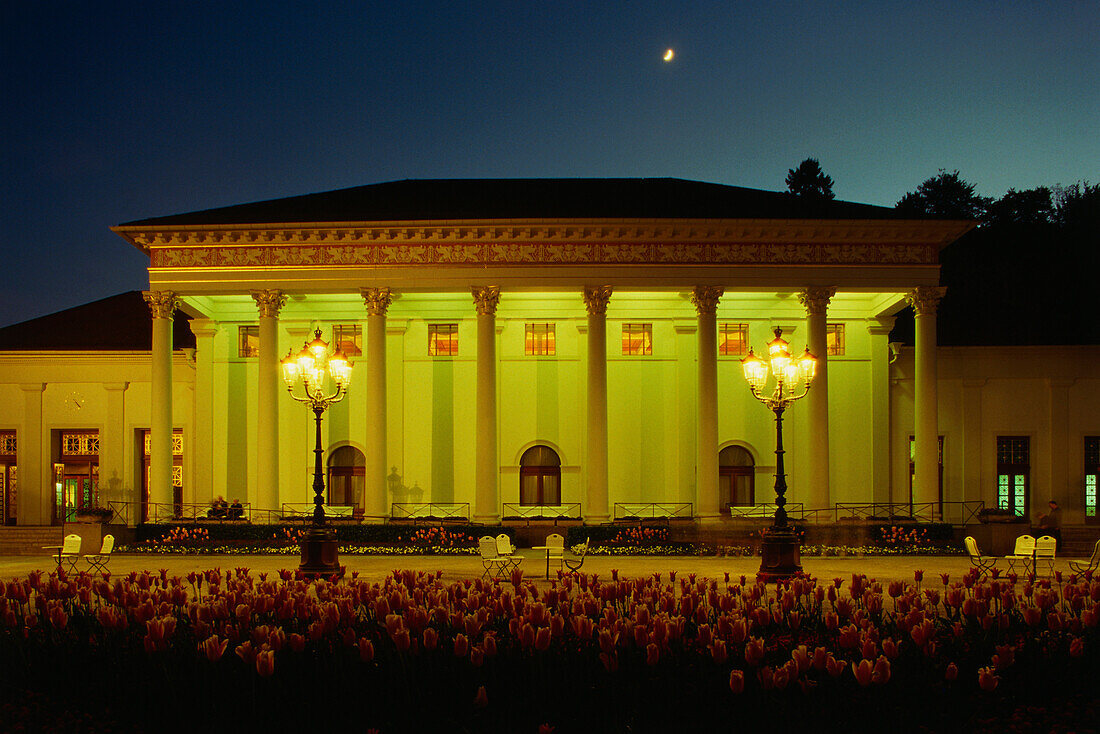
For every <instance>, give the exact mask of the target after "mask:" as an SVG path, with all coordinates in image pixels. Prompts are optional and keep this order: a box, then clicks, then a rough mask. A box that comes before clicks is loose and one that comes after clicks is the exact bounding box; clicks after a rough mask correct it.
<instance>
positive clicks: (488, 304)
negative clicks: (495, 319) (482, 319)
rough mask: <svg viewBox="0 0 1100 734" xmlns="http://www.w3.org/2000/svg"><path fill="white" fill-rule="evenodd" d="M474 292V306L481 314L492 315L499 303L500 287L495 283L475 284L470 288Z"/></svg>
mask: <svg viewBox="0 0 1100 734" xmlns="http://www.w3.org/2000/svg"><path fill="white" fill-rule="evenodd" d="M470 292H472V293H473V294H474V306H476V307H477V312H478V314H479V315H481V316H492V315H494V314H495V313H496V312H497V304H498V303H500V288H499V287H497V286H495V285H483V286H475V287H473V288H471V289H470Z"/></svg>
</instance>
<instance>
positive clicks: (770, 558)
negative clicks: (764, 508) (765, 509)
mask: <svg viewBox="0 0 1100 734" xmlns="http://www.w3.org/2000/svg"><path fill="white" fill-rule="evenodd" d="M761 536H762V539H763V542H762V543H761V546H760V550H761V559H760V570H759V571H757V573H756V580H757V581H763V582H764V583H770V582H773V581H784V580H786V579H789V578H793V577H795V576H800V575H802V573H803V572H802V563H801V558H800V548H801V543H800V542H799V540H798V537H797V536H796V535H795V534H794V531H793V530H791V528H766V529H764V530H763V531H761Z"/></svg>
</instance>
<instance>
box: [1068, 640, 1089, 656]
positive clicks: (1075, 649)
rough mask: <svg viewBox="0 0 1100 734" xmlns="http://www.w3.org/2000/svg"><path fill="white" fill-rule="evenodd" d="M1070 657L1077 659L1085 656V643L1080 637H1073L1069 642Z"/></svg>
mask: <svg viewBox="0 0 1100 734" xmlns="http://www.w3.org/2000/svg"><path fill="white" fill-rule="evenodd" d="M1069 654H1070V657H1074V658H1079V657H1081V656H1083V655H1084V654H1085V641H1084V640H1082V639H1081V638H1080V637H1074V638H1073V639H1071V640H1070V641H1069Z"/></svg>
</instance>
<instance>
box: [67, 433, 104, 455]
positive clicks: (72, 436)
mask: <svg viewBox="0 0 1100 734" xmlns="http://www.w3.org/2000/svg"><path fill="white" fill-rule="evenodd" d="M98 454H99V432H98V431H82V432H79V433H78V432H73V433H62V434H61V455H62V456H97V455H98Z"/></svg>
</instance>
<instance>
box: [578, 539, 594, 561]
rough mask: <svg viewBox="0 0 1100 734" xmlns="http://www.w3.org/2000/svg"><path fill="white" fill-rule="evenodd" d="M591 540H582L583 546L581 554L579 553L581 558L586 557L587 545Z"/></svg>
mask: <svg viewBox="0 0 1100 734" xmlns="http://www.w3.org/2000/svg"><path fill="white" fill-rule="evenodd" d="M591 540H592V539H591V538H585V539H584V545H583V546H581V552H580V557H581V558H584V557H585V556H586V555H588V544H589V543H590V542H591Z"/></svg>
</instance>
